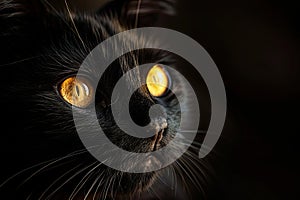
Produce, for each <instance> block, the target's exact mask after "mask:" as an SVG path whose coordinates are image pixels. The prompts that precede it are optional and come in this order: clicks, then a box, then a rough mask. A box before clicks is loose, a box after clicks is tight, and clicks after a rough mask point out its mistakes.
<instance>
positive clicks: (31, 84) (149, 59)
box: [0, 0, 207, 200]
mask: <svg viewBox="0 0 300 200" xmlns="http://www.w3.org/2000/svg"><path fill="white" fill-rule="evenodd" d="M172 14H174V2H173V1H172V0H159V1H153V0H144V1H138V0H127V1H117V0H116V1H111V2H110V3H107V4H106V5H105V6H103V7H102V8H101V9H99V10H98V11H97V12H95V13H89V12H85V13H83V12H73V11H72V10H70V8H69V7H68V4H67V2H65V9H61V10H59V9H57V8H55V7H54V6H53V5H52V4H51V3H50V2H49V1H34V0H32V1H31V0H5V1H2V2H1V4H0V27H1V28H0V29H1V33H0V34H1V37H0V41H1V54H2V55H1V64H0V66H1V75H2V77H1V81H0V91H1V105H2V108H1V114H2V131H1V145H0V149H1V157H2V158H1V169H2V170H1V175H0V178H1V183H2V184H1V185H0V193H1V196H2V197H3V196H5V199H19V200H20V199H113V198H114V199H157V198H162V199H163V198H173V199H187V198H192V196H193V195H194V196H193V197H195V196H197V195H198V194H201V193H202V189H203V185H202V183H203V180H204V177H206V176H207V175H206V174H205V173H206V172H205V170H206V169H205V168H204V167H207V166H205V165H204V164H203V163H202V162H200V160H199V159H198V158H197V151H196V153H194V152H193V151H189V152H186V153H185V154H184V156H182V158H180V159H179V160H177V161H176V162H174V163H173V164H172V165H171V166H168V167H167V168H165V169H162V170H160V171H157V172H149V173H125V172H120V171H117V170H114V169H111V168H109V167H107V166H105V165H103V164H101V163H99V161H97V160H96V159H95V158H94V157H92V156H91V155H90V154H89V153H88V152H87V150H86V149H85V147H84V146H83V145H82V143H81V141H80V139H79V137H78V135H77V133H76V129H75V126H74V122H73V115H72V106H75V109H76V112H79V113H81V114H83V115H85V116H86V117H87V118H88V117H89V115H90V112H91V110H90V108H89V105H90V104H92V103H94V104H95V105H96V110H97V116H98V122H99V124H100V125H101V127H102V128H103V130H104V132H105V134H106V135H107V137H108V138H109V139H110V140H111V141H112V142H113V143H114V144H116V145H118V146H119V147H121V148H123V149H125V150H128V151H132V152H151V151H155V150H157V149H160V148H161V147H163V146H165V145H166V144H168V142H169V141H171V140H172V139H173V137H174V135H175V134H176V130H177V128H178V124H179V122H180V107H179V105H178V102H177V99H176V98H175V97H174V95H172V92H170V91H169V90H167V89H166V88H162V89H161V90H159V91H157V90H156V89H154V90H155V91H151V88H149V87H148V88H147V87H146V86H145V87H144V88H141V89H140V90H138V91H137V92H136V93H135V94H134V96H133V97H132V99H131V101H130V114H131V117H132V119H133V120H134V121H135V122H136V123H137V124H139V125H146V124H147V123H149V116H148V110H149V107H151V105H153V104H156V103H159V104H161V105H163V106H164V108H165V110H166V112H167V114H168V116H167V117H166V118H165V119H161V121H157V124H158V125H159V127H160V128H158V129H155V130H154V131H156V132H155V135H154V136H153V137H151V138H147V139H137V138H134V137H132V136H129V135H127V134H126V133H124V132H123V131H122V130H120V129H119V128H118V126H116V123H115V122H114V120H113V117H112V113H111V109H110V105H111V103H110V96H111V93H112V90H113V87H114V85H115V84H116V82H117V81H118V79H119V78H120V77H121V76H122V75H123V74H124V73H125V72H126V71H128V70H129V69H131V68H133V67H134V66H137V65H140V64H145V63H157V65H156V66H153V69H156V70H158V73H162V74H164V75H165V77H166V78H165V80H164V81H165V82H166V84H170V83H171V82H172V87H173V88H174V89H176V90H180V91H181V94H182V97H183V98H187V96H188V91H187V90H186V89H185V86H184V83H182V82H181V81H180V79H179V78H178V77H174V76H173V77H172V74H171V73H168V72H167V71H165V70H164V69H163V68H162V67H160V65H159V64H167V65H168V66H173V67H174V68H176V61H175V60H176V59H174V55H172V54H171V53H169V52H166V51H161V50H154V49H144V50H138V51H132V52H131V53H128V54H125V55H123V56H121V57H120V58H118V59H117V60H115V62H113V63H112V64H111V66H110V67H109V68H108V69H107V70H106V71H105V73H104V75H103V76H102V77H101V80H100V82H99V84H98V87H97V88H90V84H89V83H90V81H92V79H93V78H92V76H93V74H91V73H87V74H86V75H85V76H82V77H81V78H79V79H77V80H75V79H74V77H75V76H76V73H77V70H78V68H79V67H80V65H81V63H82V62H83V60H84V59H85V58H86V56H87V55H88V54H89V52H90V51H91V50H92V49H93V48H95V47H96V46H97V45H98V44H99V43H101V42H102V41H103V40H105V39H107V38H109V37H110V36H112V35H115V34H117V33H119V32H122V31H124V30H127V29H130V28H135V27H142V26H156V25H157V24H158V23H159V22H161V21H160V19H161V18H164V17H165V16H168V15H172ZM130 41H132V42H136V43H139V42H147V41H144V39H143V38H139V37H136V36H132V38H130ZM107 54H113V52H107ZM93 67H94V69H93V70H97V67H101V66H93ZM91 71H92V70H91ZM95 73H97V72H95ZM136 80H138V77H137V76H135V77H133V78H132V79H131V80H128V85H130V84H134V82H135V81H136ZM91 93H95V99H92V98H91ZM74 95H77V98H76V99H74V98H72V96H74ZM186 107H187V109H188V105H186ZM91 123H92V122H91ZM83 128H91V127H83ZM107 151H109V149H107ZM104 153H105V152H104ZM188 189H189V190H188ZM190 193H194V194H193V195H192V194H190Z"/></svg>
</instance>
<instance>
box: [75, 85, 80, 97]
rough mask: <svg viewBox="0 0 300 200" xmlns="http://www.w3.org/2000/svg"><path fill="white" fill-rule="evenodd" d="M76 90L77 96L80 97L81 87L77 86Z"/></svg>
mask: <svg viewBox="0 0 300 200" xmlns="http://www.w3.org/2000/svg"><path fill="white" fill-rule="evenodd" d="M75 91H76V94H77V96H78V97H79V95H80V93H79V87H78V85H76V86H75Z"/></svg>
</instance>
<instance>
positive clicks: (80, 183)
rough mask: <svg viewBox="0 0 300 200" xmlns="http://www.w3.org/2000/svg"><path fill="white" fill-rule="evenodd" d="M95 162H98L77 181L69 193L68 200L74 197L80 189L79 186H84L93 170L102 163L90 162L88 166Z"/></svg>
mask: <svg viewBox="0 0 300 200" xmlns="http://www.w3.org/2000/svg"><path fill="white" fill-rule="evenodd" d="M96 163H98V164H97V165H96V166H95V167H94V168H92V169H91V170H90V171H89V172H88V173H86V175H85V176H84V177H83V178H82V179H81V180H80V181H79V183H78V184H77V186H76V187H75V188H74V190H73V192H72V193H71V195H70V197H69V200H72V199H74V197H75V196H76V195H77V193H78V192H79V191H80V190H81V188H82V187H83V186H84V184H85V183H86V182H87V180H88V179H89V178H90V177H91V175H92V174H93V172H94V170H95V169H97V168H98V167H99V166H100V165H102V163H99V162H98V161H96V162H94V163H93V164H91V165H90V166H92V165H94V164H96Z"/></svg>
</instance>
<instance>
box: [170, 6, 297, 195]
mask: <svg viewBox="0 0 300 200" xmlns="http://www.w3.org/2000/svg"><path fill="white" fill-rule="evenodd" d="M298 11H299V6H297V4H296V2H295V3H294V2H293V1H266V0H263V1H261V0H254V1H249V0H246V1H232V0H230V1H228V0H227V1H195V0H194V1H183V0H181V1H179V4H178V15H177V17H176V18H175V19H173V20H172V25H170V27H172V28H174V29H176V30H179V31H181V32H183V33H185V34H187V35H189V36H191V37H192V38H194V39H195V40H197V41H198V42H199V43H200V44H201V45H202V46H203V47H204V48H205V49H206V50H207V51H208V53H209V54H210V55H211V57H212V58H213V60H214V61H215V63H216V64H217V66H218V68H219V70H220V72H221V74H222V77H223V80H224V83H225V87H226V92H227V98H228V99H227V100H228V113H227V120H226V124H225V127H224V130H223V133H222V136H221V139H220V140H219V142H218V144H217V146H216V150H217V151H218V153H220V154H221V158H220V159H219V160H218V161H217V163H216V164H215V165H214V167H215V168H216V173H217V183H216V186H215V188H212V189H211V191H210V192H209V195H208V196H209V199H249V200H250V199H251V200H252V199H253V200H254V199H255V200H258V199H264V200H266V199H272V200H276V199H298V198H299V196H300V192H299V189H298V187H299V180H298V178H299V164H298V160H299V151H298V134H299V133H300V132H299V128H298V124H299V111H300V109H299V94H300V93H299V92H300V84H299V81H298V78H299V71H300V68H299V67H300V46H299V44H300V43H299V39H300V38H299V33H300V29H299V18H298Z"/></svg>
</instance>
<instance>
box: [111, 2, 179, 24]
mask: <svg viewBox="0 0 300 200" xmlns="http://www.w3.org/2000/svg"><path fill="white" fill-rule="evenodd" d="M108 7H110V8H112V9H114V10H115V11H116V12H117V13H118V16H119V19H120V21H121V23H123V24H125V25H127V26H129V27H143V26H162V25H164V23H165V22H166V21H167V19H168V18H169V17H171V16H174V15H175V13H176V12H175V10H176V0H112V1H111V3H109V4H108Z"/></svg>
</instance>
